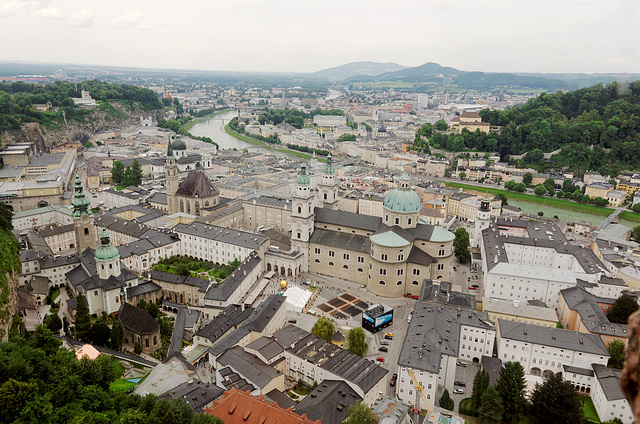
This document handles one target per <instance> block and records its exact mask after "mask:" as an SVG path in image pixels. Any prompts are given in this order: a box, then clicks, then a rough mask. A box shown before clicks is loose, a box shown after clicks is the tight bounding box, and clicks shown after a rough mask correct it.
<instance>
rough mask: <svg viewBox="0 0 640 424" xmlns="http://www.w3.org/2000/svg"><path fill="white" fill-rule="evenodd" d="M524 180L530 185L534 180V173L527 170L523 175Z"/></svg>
mask: <svg viewBox="0 0 640 424" xmlns="http://www.w3.org/2000/svg"><path fill="white" fill-rule="evenodd" d="M522 182H523V183H525V184H526V185H529V184H531V183H532V182H533V174H531V172H525V173H524V175H523V176H522Z"/></svg>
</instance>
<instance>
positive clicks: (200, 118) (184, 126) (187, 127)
mask: <svg viewBox="0 0 640 424" xmlns="http://www.w3.org/2000/svg"><path fill="white" fill-rule="evenodd" d="M230 110H231V109H230V108H226V109H220V110H216V111H215V112H213V113H210V114H208V115H204V116H199V117H197V118H194V119H192V120H191V121H189V122H187V123H186V124H184V125H183V126H182V129H183V130H186V131H189V130H190V129H191V127H193V126H194V125H195V124H197V123H199V122H202V121H204V120H205V119H209V118H213V117H214V116H216V115H220V114H221V113H225V112H229V111H230Z"/></svg>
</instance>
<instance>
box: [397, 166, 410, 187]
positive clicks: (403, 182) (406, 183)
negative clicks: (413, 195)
mask: <svg viewBox="0 0 640 424" xmlns="http://www.w3.org/2000/svg"><path fill="white" fill-rule="evenodd" d="M398 188H399V189H400V190H409V189H410V188H411V177H410V176H409V174H407V170H406V169H405V170H404V171H403V172H402V176H401V177H400V187H398Z"/></svg>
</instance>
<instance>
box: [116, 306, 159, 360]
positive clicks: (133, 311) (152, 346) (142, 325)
mask: <svg viewBox="0 0 640 424" xmlns="http://www.w3.org/2000/svg"><path fill="white" fill-rule="evenodd" d="M118 321H120V322H121V323H122V326H123V327H124V338H123V343H122V345H123V347H124V348H125V349H128V350H134V348H135V344H136V343H139V344H140V346H141V347H142V351H143V352H144V353H149V352H153V351H155V350H157V349H158V348H159V347H160V345H161V344H162V342H161V340H160V324H158V323H157V322H156V320H155V319H153V317H152V316H151V315H150V314H149V313H148V312H146V311H143V310H142V309H140V308H136V307H135V306H131V305H129V304H128V303H123V304H122V306H121V307H120V310H119V311H118Z"/></svg>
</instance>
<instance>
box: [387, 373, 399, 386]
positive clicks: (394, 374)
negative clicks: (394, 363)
mask: <svg viewBox="0 0 640 424" xmlns="http://www.w3.org/2000/svg"><path fill="white" fill-rule="evenodd" d="M396 381H398V374H396V373H393V376H391V381H390V382H389V385H390V386H395V385H396Z"/></svg>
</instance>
